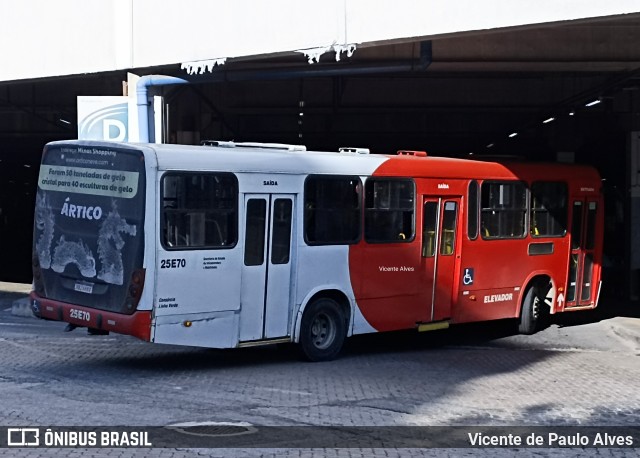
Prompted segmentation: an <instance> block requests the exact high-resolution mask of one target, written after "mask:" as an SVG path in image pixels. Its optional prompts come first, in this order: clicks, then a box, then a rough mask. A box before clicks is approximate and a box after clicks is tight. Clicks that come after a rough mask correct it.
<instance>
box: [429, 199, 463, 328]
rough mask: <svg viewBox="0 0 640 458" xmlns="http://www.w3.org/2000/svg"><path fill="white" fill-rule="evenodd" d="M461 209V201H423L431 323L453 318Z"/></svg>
mask: <svg viewBox="0 0 640 458" xmlns="http://www.w3.org/2000/svg"><path fill="white" fill-rule="evenodd" d="M459 206H460V199H459V198H451V197H446V198H442V197H426V196H425V198H424V199H423V208H422V267H423V268H422V272H423V275H424V276H423V282H424V283H423V284H424V292H425V294H426V299H425V300H426V304H425V306H426V309H427V317H428V319H427V321H439V320H444V319H447V318H449V317H451V300H452V294H453V284H454V274H455V265H456V257H457V255H456V253H457V251H458V247H457V246H456V242H457V226H458V225H457V221H458V208H459Z"/></svg>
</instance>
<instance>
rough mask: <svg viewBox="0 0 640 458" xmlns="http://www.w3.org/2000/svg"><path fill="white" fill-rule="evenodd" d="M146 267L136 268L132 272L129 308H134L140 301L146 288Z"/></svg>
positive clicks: (128, 294)
mask: <svg viewBox="0 0 640 458" xmlns="http://www.w3.org/2000/svg"><path fill="white" fill-rule="evenodd" d="M144 277H145V269H136V270H134V271H133V273H132V274H131V281H130V282H129V289H128V291H127V308H128V309H129V310H134V309H135V308H136V307H137V306H138V302H140V297H141V296H142V290H143V289H144Z"/></svg>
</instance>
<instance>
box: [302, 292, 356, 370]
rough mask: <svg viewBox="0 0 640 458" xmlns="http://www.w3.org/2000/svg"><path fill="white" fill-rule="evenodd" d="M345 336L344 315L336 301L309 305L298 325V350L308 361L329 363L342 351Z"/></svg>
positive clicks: (323, 299) (329, 300) (318, 301)
mask: <svg viewBox="0 0 640 458" xmlns="http://www.w3.org/2000/svg"><path fill="white" fill-rule="evenodd" d="M346 335H347V326H346V323H345V318H344V313H343V312H342V309H341V308H340V306H339V305H338V303H337V302H336V301H334V300H333V299H329V298H322V299H317V300H315V301H314V302H313V303H311V304H309V306H308V307H307V309H306V310H305V312H304V315H303V316H302V323H301V325H300V349H301V350H302V354H303V356H304V357H305V358H306V359H308V360H309V361H330V360H332V359H334V358H335V357H336V356H338V354H339V353H340V350H342V346H343V344H344V341H345V338H346Z"/></svg>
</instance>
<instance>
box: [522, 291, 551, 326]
mask: <svg viewBox="0 0 640 458" xmlns="http://www.w3.org/2000/svg"><path fill="white" fill-rule="evenodd" d="M541 293H542V291H541V290H540V287H539V285H532V286H531V287H530V288H529V289H528V290H527V293H526V294H525V296H524V301H522V310H521V311H520V321H519V323H518V332H520V334H527V335H530V334H535V333H536V332H537V331H539V330H540V329H541V328H542V323H543V321H544V319H545V316H546V314H547V313H548V309H547V304H546V303H545V301H544V300H543V299H541Z"/></svg>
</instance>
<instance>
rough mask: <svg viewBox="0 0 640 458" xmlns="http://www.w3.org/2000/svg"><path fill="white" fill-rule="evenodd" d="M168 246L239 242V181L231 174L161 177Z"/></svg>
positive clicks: (223, 245)
mask: <svg viewBox="0 0 640 458" xmlns="http://www.w3.org/2000/svg"><path fill="white" fill-rule="evenodd" d="M161 200H162V226H163V227H162V235H161V238H162V245H163V246H164V248H166V249H215V248H231V247H233V246H235V244H236V243H237V241H238V180H237V179H236V177H235V175H233V174H231V173H186V172H185V173H173V172H172V173H168V174H166V175H165V176H164V177H163V179H162V196H161Z"/></svg>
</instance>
